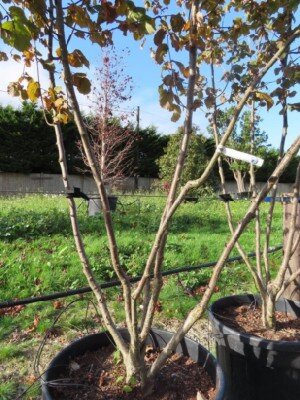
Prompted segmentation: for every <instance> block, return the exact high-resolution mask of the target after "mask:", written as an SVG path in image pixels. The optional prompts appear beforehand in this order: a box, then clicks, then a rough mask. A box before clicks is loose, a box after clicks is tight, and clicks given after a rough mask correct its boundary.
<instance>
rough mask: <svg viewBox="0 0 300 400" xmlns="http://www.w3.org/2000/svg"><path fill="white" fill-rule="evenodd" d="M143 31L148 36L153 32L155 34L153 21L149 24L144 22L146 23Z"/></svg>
mask: <svg viewBox="0 0 300 400" xmlns="http://www.w3.org/2000/svg"><path fill="white" fill-rule="evenodd" d="M145 30H146V32H147V33H148V34H149V35H151V34H152V33H154V32H155V24H154V21H151V22H149V21H146V22H145Z"/></svg>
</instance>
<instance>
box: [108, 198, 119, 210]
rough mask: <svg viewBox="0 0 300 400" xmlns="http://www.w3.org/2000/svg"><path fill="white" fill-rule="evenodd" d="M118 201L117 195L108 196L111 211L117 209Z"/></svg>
mask: <svg viewBox="0 0 300 400" xmlns="http://www.w3.org/2000/svg"><path fill="white" fill-rule="evenodd" d="M117 202H118V197H117V196H108V204H109V209H110V211H116V209H117Z"/></svg>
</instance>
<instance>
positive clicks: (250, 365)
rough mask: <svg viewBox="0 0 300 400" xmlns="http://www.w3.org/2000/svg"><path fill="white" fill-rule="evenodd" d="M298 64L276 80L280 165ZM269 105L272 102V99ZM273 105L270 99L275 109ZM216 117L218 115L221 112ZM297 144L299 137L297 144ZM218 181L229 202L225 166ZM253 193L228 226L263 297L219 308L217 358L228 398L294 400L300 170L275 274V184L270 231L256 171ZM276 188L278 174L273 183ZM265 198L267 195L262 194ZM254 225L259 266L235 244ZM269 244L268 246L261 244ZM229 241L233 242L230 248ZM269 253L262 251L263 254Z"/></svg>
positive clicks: (239, 298) (213, 314) (230, 300)
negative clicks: (251, 221)
mask: <svg viewBox="0 0 300 400" xmlns="http://www.w3.org/2000/svg"><path fill="white" fill-rule="evenodd" d="M282 17H283V21H284V24H285V26H286V29H287V32H289V31H291V29H292V27H291V23H292V20H293V18H292V14H291V13H289V12H286V10H285V12H283V14H282ZM292 64H293V58H292V54H291V53H290V52H289V51H287V52H286V54H285V55H284V57H283V58H282V59H281V60H280V64H279V68H278V73H280V72H281V74H282V78H281V79H280V82H281V89H282V91H281V90H279V91H280V95H279V96H278V94H279V91H277V92H276V91H273V92H272V95H273V96H274V97H275V96H278V97H279V101H278V103H280V104H281V105H282V111H281V113H280V114H281V115H282V117H283V129H282V137H281V144H280V150H279V152H278V165H279V164H280V160H282V158H283V156H284V146H285V139H286V137H287V133H288V130H287V128H288V107H287V106H288V104H287V97H288V95H289V92H288V91H286V90H285V89H284V88H287V87H289V88H291V87H292V86H293V85H294V84H295V80H294V77H293V75H291V76H287V75H286V73H285V71H286V68H289V67H290V66H291V65H292ZM266 99H267V98H266ZM257 100H258V99H257V96H253V97H252V102H251V104H250V105H251V123H250V126H249V145H250V146H251V153H252V154H254V152H255V147H256V140H257V135H256V133H257V118H256V111H257V107H256V103H255V101H257ZM270 100H271V98H270V99H269V101H270ZM215 111H216V110H215ZM218 127H219V126H218V116H217V114H216V113H215V114H214V118H213V121H212V128H213V131H214V134H215V137H216V138H217V140H218V133H219V132H218ZM297 140H299V136H298V139H297ZM219 173H220V178H221V182H222V187H223V195H226V183H225V179H224V171H223V166H222V161H221V160H219ZM248 173H249V176H250V188H251V190H252V191H253V198H252V204H251V206H250V207H249V209H248V211H247V213H246V214H245V216H244V218H243V219H242V220H241V222H240V223H239V225H238V227H237V228H236V229H235V228H234V223H233V215H232V210H231V206H230V203H229V202H226V203H225V204H226V210H227V217H228V224H229V228H230V231H231V233H232V235H233V236H232V241H233V242H234V243H235V247H236V248H237V250H238V252H239V253H240V255H241V256H242V258H243V260H244V262H245V265H246V266H247V268H248V269H249V271H250V273H251V275H252V277H253V280H254V284H255V286H256V289H257V291H258V293H259V294H258V295H253V294H242V295H233V296H228V297H225V298H221V299H219V300H217V301H216V302H214V303H213V304H212V306H211V307H210V310H209V319H210V321H211V325H212V331H213V333H214V337H215V341H216V347H217V358H218V360H219V362H220V364H221V366H222V367H223V370H224V371H225V375H226V378H227V382H228V386H229V387H228V395H229V398H230V399H232V400H262V399H264V400H279V399H286V400H296V399H298V398H299V393H300V302H299V301H295V300H299V299H300V290H299V286H298V287H297V282H298V285H299V276H300V269H299V267H298V266H297V268H296V269H294V270H293V271H291V268H290V261H291V258H292V257H293V255H294V254H295V252H298V253H299V194H300V164H298V168H297V170H296V168H295V176H296V178H295V184H294V192H293V194H292V196H290V198H285V200H286V201H290V204H289V205H288V206H287V207H289V213H290V215H289V217H290V218H289V221H288V224H287V223H286V224H285V227H284V228H285V232H284V233H285V243H284V251H283V255H282V259H281V260H280V262H279V263H278V261H277V268H276V269H275V268H274V266H272V261H271V260H270V259H269V256H268V248H269V244H270V237H271V233H272V220H273V218H274V207H275V202H276V199H278V197H276V194H277V191H278V189H277V186H276V185H277V183H276V184H275V186H274V188H273V190H272V195H271V198H268V199H267V200H268V202H269V200H271V201H270V208H269V211H268V213H267V214H266V217H265V218H266V221H265V225H264V224H263V223H262V220H263V215H264V213H263V211H262V210H260V207H258V208H257V209H256V210H255V211H254V209H253V205H254V204H255V203H257V202H258V201H259V199H261V196H262V194H263V192H264V189H263V190H262V191H261V192H260V193H257V187H256V180H255V167H254V165H252V164H251V165H250V169H249V171H248ZM272 180H275V181H276V182H278V179H277V177H276V174H274V173H273V175H272V176H271V177H270V178H269V181H268V183H270V182H271V181H272ZM263 195H264V194H263ZM251 213H253V214H252V216H251ZM249 218H254V219H255V223H254V225H253V228H252V229H253V230H255V238H256V239H255V240H256V258H255V263H253V261H251V260H250V259H249V258H248V257H247V255H246V253H245V251H244V249H243V247H242V245H241V244H240V243H239V242H238V240H237V233H238V231H239V230H240V226H241V225H243V224H244V223H245V222H246V221H247V220H249ZM263 237H265V240H264V241H263ZM232 241H231V242H232ZM263 245H264V248H262V246H263ZM294 281H296V286H295V285H294V288H297V289H296V290H294V294H295V293H298V295H296V296H295V297H294V298H293V300H294V301H293V300H292V299H290V298H286V294H287V293H286V290H287V288H288V287H289V286H290V285H293V282H294Z"/></svg>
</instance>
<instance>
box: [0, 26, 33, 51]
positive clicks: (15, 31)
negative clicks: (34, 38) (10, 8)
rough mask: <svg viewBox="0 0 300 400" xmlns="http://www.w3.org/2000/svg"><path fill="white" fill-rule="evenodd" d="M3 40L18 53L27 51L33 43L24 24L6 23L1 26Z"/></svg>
mask: <svg viewBox="0 0 300 400" xmlns="http://www.w3.org/2000/svg"><path fill="white" fill-rule="evenodd" d="M1 38H2V40H3V42H4V43H6V44H8V45H10V46H12V47H14V48H15V49H16V50H18V51H24V50H27V49H28V48H29V47H30V45H31V43H30V41H31V35H30V33H29V32H28V30H27V29H26V27H25V26H24V25H23V24H22V23H18V22H13V21H6V22H4V23H3V24H1Z"/></svg>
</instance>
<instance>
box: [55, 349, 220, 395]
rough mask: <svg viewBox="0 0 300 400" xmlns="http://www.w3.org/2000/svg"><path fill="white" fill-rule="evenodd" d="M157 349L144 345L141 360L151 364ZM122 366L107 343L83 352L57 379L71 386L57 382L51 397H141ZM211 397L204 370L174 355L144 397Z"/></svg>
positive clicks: (212, 388) (211, 393) (192, 362)
mask: <svg viewBox="0 0 300 400" xmlns="http://www.w3.org/2000/svg"><path fill="white" fill-rule="evenodd" d="M157 355H158V351H157V350H154V349H153V348H152V347H151V346H148V347H147V351H146V356H145V360H146V362H147V364H149V365H150V364H151V363H152V362H153V361H154V360H155V359H156V357H157ZM124 377H125V369H124V367H123V364H122V363H116V360H115V357H114V347H113V346H112V345H111V346H108V347H104V348H101V349H99V350H97V351H93V352H87V353H85V354H84V355H82V356H78V357H76V358H74V359H73V360H72V361H70V363H69V369H68V375H67V376H66V375H65V374H64V375H61V376H60V378H61V379H63V380H66V381H65V382H67V381H68V382H70V383H71V385H66V386H65V385H58V386H57V387H56V388H55V390H54V391H53V394H54V395H55V400H69V399H70V400H71V399H72V400H76V399H80V400H83V399H85V400H103V399H105V400H129V399H130V400H132V399H134V400H142V399H143V396H142V393H141V391H140V389H139V388H138V387H137V388H133V389H131V388H130V386H128V385H126V383H125V382H124ZM200 390H201V396H202V397H201V399H202V398H203V399H209V400H213V399H214V397H215V390H214V384H213V382H212V380H211V378H210V376H209V375H208V373H207V372H206V371H205V370H204V369H203V368H202V367H200V366H199V365H198V364H197V363H196V362H195V361H193V360H192V359H191V358H189V357H186V356H184V355H180V354H174V355H173V356H172V357H171V358H170V359H169V360H168V363H167V364H166V365H165V366H164V367H163V368H162V369H161V370H160V372H159V374H158V376H157V379H156V382H155V388H154V392H153V394H152V395H150V396H148V397H147V400H197V399H198V398H199V397H198V398H197V392H198V391H200Z"/></svg>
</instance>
